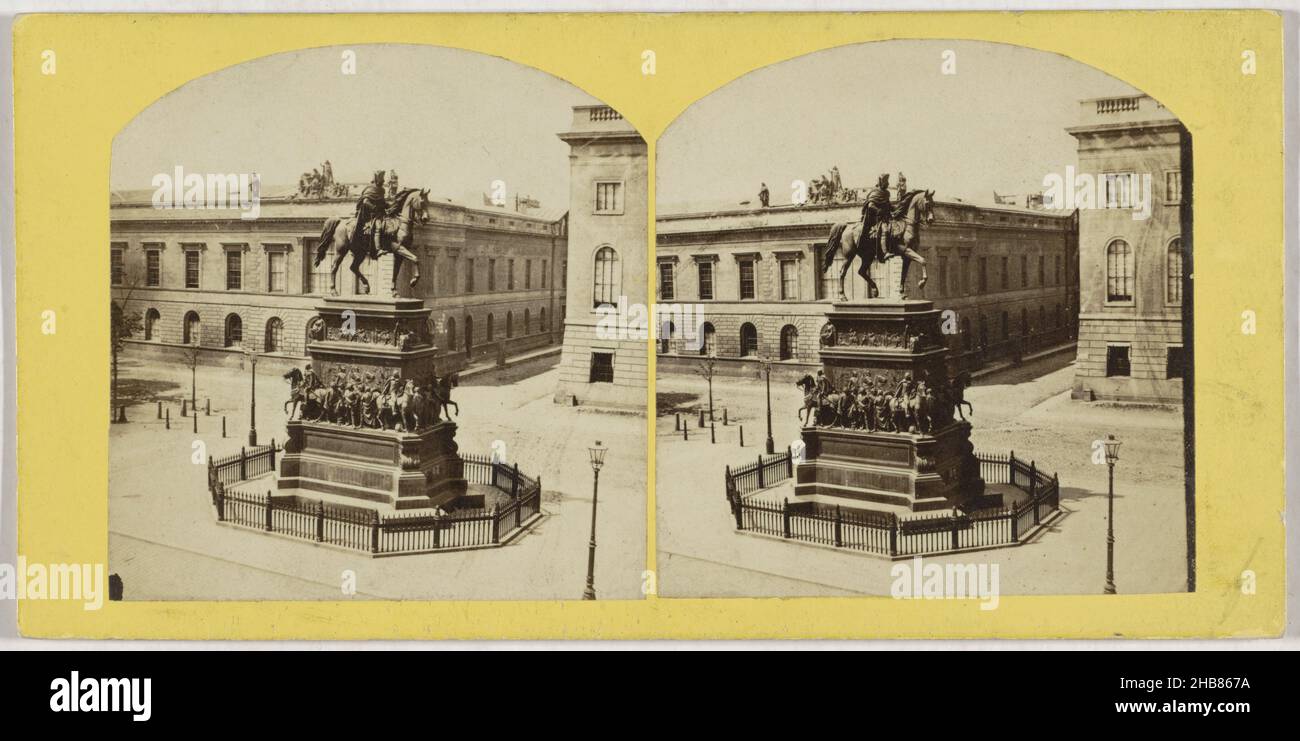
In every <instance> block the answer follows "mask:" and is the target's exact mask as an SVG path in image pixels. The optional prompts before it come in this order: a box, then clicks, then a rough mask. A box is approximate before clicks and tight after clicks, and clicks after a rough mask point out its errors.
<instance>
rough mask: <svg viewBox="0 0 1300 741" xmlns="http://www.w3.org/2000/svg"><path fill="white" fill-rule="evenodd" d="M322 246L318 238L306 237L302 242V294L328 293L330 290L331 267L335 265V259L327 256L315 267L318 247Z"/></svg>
mask: <svg viewBox="0 0 1300 741" xmlns="http://www.w3.org/2000/svg"><path fill="white" fill-rule="evenodd" d="M319 245H320V239H318V238H316V237H305V238H304V239H303V240H302V269H303V278H302V292H303V293H317V294H323V293H328V292H329V289H330V265H332V264H333V262H334V260H333V257H332V256H330V255H326V256H325V257H324V258H323V259H322V260H321V261H320V265H313V264H312V263H313V262H315V260H316V247H317V246H319Z"/></svg>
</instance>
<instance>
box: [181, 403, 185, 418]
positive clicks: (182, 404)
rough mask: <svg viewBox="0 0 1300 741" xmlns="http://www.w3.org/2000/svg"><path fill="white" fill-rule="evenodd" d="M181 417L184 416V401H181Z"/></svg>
mask: <svg viewBox="0 0 1300 741" xmlns="http://www.w3.org/2000/svg"><path fill="white" fill-rule="evenodd" d="M181 416H182V417H184V416H185V400H184V399H181Z"/></svg>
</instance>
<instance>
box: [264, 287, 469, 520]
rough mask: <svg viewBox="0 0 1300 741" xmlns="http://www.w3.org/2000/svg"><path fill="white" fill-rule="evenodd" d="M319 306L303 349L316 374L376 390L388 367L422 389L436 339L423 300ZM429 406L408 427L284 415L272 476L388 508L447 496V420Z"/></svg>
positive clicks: (452, 445)
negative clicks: (285, 434)
mask: <svg viewBox="0 0 1300 741" xmlns="http://www.w3.org/2000/svg"><path fill="white" fill-rule="evenodd" d="M318 310H319V312H320V314H319V315H318V316H317V317H316V318H313V319H312V320H311V322H310V323H309V324H308V334H309V337H308V344H307V352H308V354H309V355H310V356H311V365H312V370H313V371H314V372H315V373H316V375H317V377H318V378H319V379H320V382H321V383H322V384H325V385H327V386H328V385H331V384H332V383H333V381H334V380H335V379H336V378H342V379H346V381H345V384H346V383H350V384H353V385H354V386H356V387H357V390H362V389H364V388H373V389H375V390H378V389H379V388H381V387H382V386H383V384H384V383H385V381H386V380H387V379H389V378H390V377H391V376H392V374H393V373H394V372H397V373H398V374H399V375H400V377H401V379H402V381H403V383H404V382H405V380H406V379H411V380H413V381H414V382H415V384H416V385H417V386H419V387H420V389H421V393H422V394H424V395H425V396H426V397H427V396H428V394H429V388H430V386H431V385H432V381H433V378H434V373H435V368H434V363H433V358H434V355H435V354H436V353H437V349H436V348H435V347H434V346H433V344H432V342H431V337H430V336H429V333H428V318H429V311H430V310H429V309H426V308H425V307H424V302H423V301H421V300H420V299H411V298H379V297H375V298H371V297H366V296H360V297H348V298H346V299H343V298H326V299H325V301H324V303H323V304H322V305H321V306H319V307H318ZM431 411H432V410H429V412H428V413H426V414H425V415H424V416H425V417H426V418H422V419H420V421H419V423H418V425H417V426H416V429H405V426H404V425H401V426H396V425H395V426H393V428H390V429H383V428H380V427H372V426H366V425H361V426H357V425H356V424H355V423H354V421H353V420H352V419H341V420H336V421H327V420H293V421H290V422H289V423H288V440H287V441H286V443H285V453H284V455H283V456H282V457H281V459H280V475H279V480H278V486H279V488H280V489H281V490H297V491H300V492H313V491H315V492H322V493H326V494H333V495H341V496H347V497H353V498H356V499H361V500H366V501H369V502H374V503H378V504H382V505H388V506H392V507H394V508H397V509H409V508H418V507H432V506H434V505H446V504H449V503H450V502H452V501H453V500H455V499H456V498H458V497H460V496H462V495H463V494H464V493H465V490H466V482H465V478H464V474H463V471H462V465H461V461H460V456H459V455H458V450H457V445H456V439H455V438H456V425H455V424H454V423H452V422H446V421H438V420H435V419H433V418H432V414H431Z"/></svg>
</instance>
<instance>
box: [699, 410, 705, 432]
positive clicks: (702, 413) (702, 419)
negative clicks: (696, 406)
mask: <svg viewBox="0 0 1300 741" xmlns="http://www.w3.org/2000/svg"><path fill="white" fill-rule="evenodd" d="M700 429H701V430H702V429H704V410H703V409H701V410H700Z"/></svg>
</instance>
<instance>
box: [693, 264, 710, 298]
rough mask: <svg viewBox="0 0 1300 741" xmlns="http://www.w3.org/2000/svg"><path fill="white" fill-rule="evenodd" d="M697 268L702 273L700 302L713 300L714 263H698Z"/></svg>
mask: <svg viewBox="0 0 1300 741" xmlns="http://www.w3.org/2000/svg"><path fill="white" fill-rule="evenodd" d="M695 268H696V270H698V271H699V272H700V300H701V301H712V300H713V263H712V262H697V263H695Z"/></svg>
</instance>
